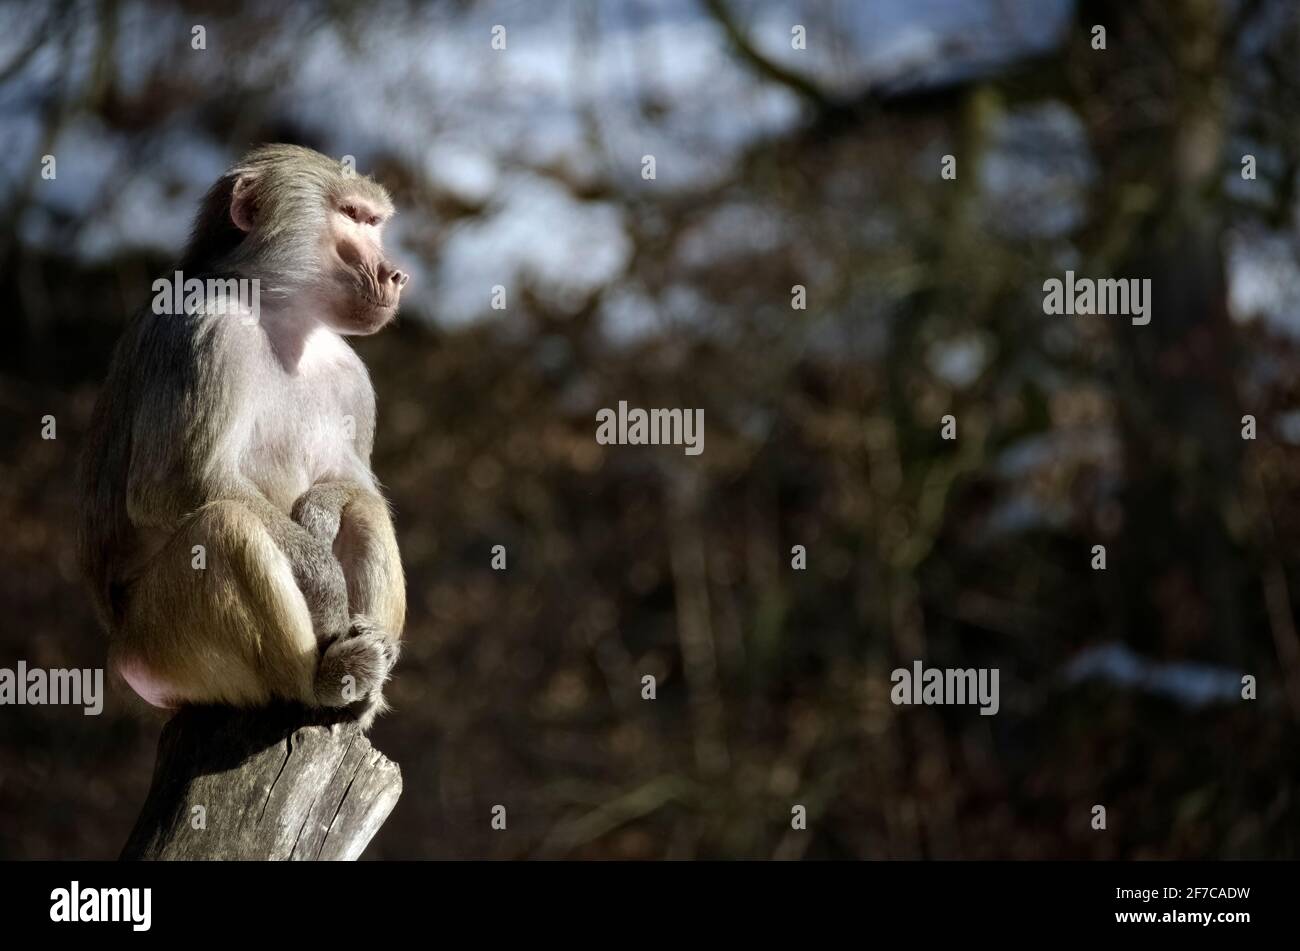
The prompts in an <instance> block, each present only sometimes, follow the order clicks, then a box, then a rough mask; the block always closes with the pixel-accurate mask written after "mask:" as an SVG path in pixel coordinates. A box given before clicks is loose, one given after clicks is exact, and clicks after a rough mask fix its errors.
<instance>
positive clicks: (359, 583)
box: [294, 482, 406, 727]
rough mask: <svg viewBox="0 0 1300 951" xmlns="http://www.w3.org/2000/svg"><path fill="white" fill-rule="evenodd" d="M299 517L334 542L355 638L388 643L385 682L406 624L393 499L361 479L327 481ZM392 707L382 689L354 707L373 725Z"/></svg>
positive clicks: (307, 498) (301, 504)
mask: <svg viewBox="0 0 1300 951" xmlns="http://www.w3.org/2000/svg"><path fill="white" fill-rule="evenodd" d="M294 518H295V519H296V520H297V521H298V522H300V523H301V524H302V525H303V526H304V527H305V528H307V529H308V531H310V532H312V533H313V534H314V535H316V537H318V538H320V539H322V540H329V539H332V540H333V551H334V555H335V557H336V558H338V560H339V564H340V565H342V567H343V576H344V578H345V579H346V581H347V588H348V613H349V614H350V616H351V621H352V627H351V631H350V632H349V633H350V636H351V637H352V638H365V639H367V640H370V639H375V640H378V641H379V643H381V644H382V645H383V651H384V668H383V671H382V677H381V684H382V680H384V679H387V675H388V671H389V670H390V669H391V668H392V666H393V664H394V663H396V661H397V655H398V652H399V649H400V644H399V641H400V639H401V634H402V627H403V625H404V624H405V623H406V580H405V577H404V576H403V574H402V559H401V554H400V553H399V552H398V549H397V537H396V535H395V534H394V532H393V523H392V519H391V518H389V515H388V505H387V503H386V502H385V501H384V500H383V498H382V497H380V496H379V495H377V494H376V493H374V492H373V491H371V490H370V489H368V488H365V487H363V486H359V485H356V484H355V483H349V482H328V483H321V484H319V485H316V486H313V487H312V488H311V489H309V490H308V491H307V492H306V493H304V495H303V496H302V498H300V499H299V500H298V503H297V504H295V505H294ZM386 708H387V707H386V704H385V703H384V699H383V695H382V691H381V689H379V688H378V687H377V688H376V689H375V690H373V691H371V692H369V693H368V694H366V695H365V697H364V700H362V701H359V702H357V703H356V704H355V705H354V708H353V712H354V713H355V714H356V716H357V718H358V719H360V720H361V723H362V726H363V727H369V725H370V723H371V722H372V721H373V720H374V718H375V716H376V715H377V714H379V713H381V712H382V711H383V710H385V709H386Z"/></svg>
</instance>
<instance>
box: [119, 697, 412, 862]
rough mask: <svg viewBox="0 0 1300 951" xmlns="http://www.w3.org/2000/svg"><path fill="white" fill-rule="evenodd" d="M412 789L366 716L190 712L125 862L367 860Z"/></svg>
mask: <svg viewBox="0 0 1300 951" xmlns="http://www.w3.org/2000/svg"><path fill="white" fill-rule="evenodd" d="M401 793H402V774H401V770H399V769H398V767H397V765H396V764H395V763H392V762H390V761H389V760H388V759H387V758H386V757H385V756H384V755H383V754H382V753H380V752H379V751H378V750H376V749H375V748H374V747H372V746H371V745H370V741H369V740H367V739H366V737H365V736H364V735H362V733H361V731H360V729H359V728H358V727H357V725H356V723H355V722H351V721H345V722H334V723H330V722H328V721H325V720H322V719H321V717H320V715H319V714H317V713H313V712H312V711H308V710H305V709H303V708H293V707H276V708H271V709H264V710H251V711H241V710H232V709H228V708H217V707H211V708H192V709H186V710H182V711H181V712H180V713H178V714H177V715H176V716H175V717H173V718H172V719H171V720H170V721H169V722H168V723H167V725H166V726H165V727H164V728H163V732H162V737H161V738H160V739H159V741H158V759H157V763H156V765H155V767H154V776H153V784H152V785H151V787H150V789H149V796H148V798H147V799H146V800H145V804H144V808H143V809H142V810H141V813H140V817H139V818H138V819H137V820H136V824H135V828H134V829H133V830H132V832H131V836H130V838H129V839H128V840H127V843H126V846H125V848H124V849H123V850H122V858H123V859H356V858H357V857H358V856H360V855H361V853H362V851H363V850H364V849H365V847H366V845H367V844H368V843H369V842H370V840H371V838H372V837H373V836H374V834H375V833H376V832H377V831H379V827H380V826H381V825H383V823H384V820H385V819H387V818H388V814H389V813H390V812H392V810H393V806H394V805H396V803H397V799H398V797H399V796H400V795H401Z"/></svg>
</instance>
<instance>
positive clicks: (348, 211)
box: [342, 205, 361, 224]
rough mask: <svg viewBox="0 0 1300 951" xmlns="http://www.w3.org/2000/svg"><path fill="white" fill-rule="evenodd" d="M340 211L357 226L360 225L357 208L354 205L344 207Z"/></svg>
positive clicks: (359, 215)
mask: <svg viewBox="0 0 1300 951" xmlns="http://www.w3.org/2000/svg"><path fill="white" fill-rule="evenodd" d="M342 211H343V214H345V215H347V216H348V217H349V218H351V219H352V220H353V221H355V222H356V223H357V224H360V223H361V214H360V213H359V212H358V211H357V206H356V205H344V206H343V208H342Z"/></svg>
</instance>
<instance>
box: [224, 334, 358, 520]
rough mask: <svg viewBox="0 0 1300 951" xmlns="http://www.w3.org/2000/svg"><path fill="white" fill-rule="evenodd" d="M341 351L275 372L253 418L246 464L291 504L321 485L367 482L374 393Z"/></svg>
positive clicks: (274, 495)
mask: <svg viewBox="0 0 1300 951" xmlns="http://www.w3.org/2000/svg"><path fill="white" fill-rule="evenodd" d="M339 346H340V347H341V348H342V349H341V350H340V351H330V352H327V353H324V354H315V355H312V354H308V355H304V359H303V361H302V363H301V364H300V365H299V367H298V368H297V372H295V373H278V374H272V375H270V376H271V378H270V379H268V381H267V386H266V387H265V388H264V390H263V398H262V401H261V403H260V405H259V407H258V412H257V413H256V414H255V416H254V420H253V425H252V429H251V432H250V433H249V438H248V441H247V443H246V448H245V451H244V462H243V468H244V471H245V473H246V474H247V475H248V476H249V478H251V479H252V480H253V481H254V482H255V483H256V484H257V485H258V486H259V487H260V488H261V489H262V491H263V492H265V493H266V494H267V496H268V497H269V498H271V499H272V501H274V502H276V503H277V504H280V505H282V506H285V507H287V506H290V505H292V504H293V501H294V499H296V498H297V497H298V496H299V495H301V494H302V493H303V492H305V491H306V490H307V489H308V488H309V487H310V486H312V485H314V484H315V483H317V482H323V481H330V480H334V479H348V480H352V481H361V482H366V481H368V479H369V471H370V467H369V465H368V463H367V462H366V460H365V459H364V458H363V452H364V451H365V450H364V449H362V448H361V447H362V445H363V440H365V442H366V443H367V444H368V439H369V433H370V432H371V431H372V430H373V417H374V397H373V395H372V393H371V390H370V381H369V378H368V377H367V376H366V373H365V369H364V367H362V366H361V363H360V360H359V359H358V358H357V357H356V355H355V354H353V353H352V351H351V349H350V348H348V347H347V346H346V345H345V344H341V343H340V344H339Z"/></svg>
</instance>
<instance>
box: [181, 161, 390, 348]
mask: <svg viewBox="0 0 1300 951" xmlns="http://www.w3.org/2000/svg"><path fill="white" fill-rule="evenodd" d="M223 182H228V183H229V186H228V187H229V192H228V193H226V192H223V191H222V189H221V184H222V183H218V186H216V187H214V191H213V192H211V193H210V194H209V199H208V203H209V205H210V204H211V202H212V201H214V200H220V199H221V198H222V197H223V195H225V194H228V195H229V198H228V203H229V204H228V213H229V217H230V223H231V224H233V225H234V228H235V229H236V230H235V231H234V232H233V233H234V235H235V236H236V238H237V241H236V243H235V244H234V245H233V247H232V248H231V250H230V251H229V252H228V253H229V254H230V255H232V256H233V258H234V259H235V260H236V262H237V264H238V266H239V267H241V268H243V269H244V273H248V274H252V275H254V276H260V277H262V278H264V279H265V281H266V283H267V284H268V286H277V287H280V288H287V289H289V290H288V293H289V295H290V303H291V304H292V305H293V306H294V307H295V308H297V309H299V310H306V311H307V312H308V313H309V314H310V316H311V317H314V318H315V319H317V320H319V321H320V322H321V323H323V324H325V325H326V326H328V327H330V328H331V329H332V330H334V331H336V332H337V333H341V334H371V333H374V332H375V331H377V330H379V329H380V328H381V327H383V326H384V325H385V324H387V323H388V322H389V321H391V320H392V319H393V317H394V315H395V314H396V313H397V305H398V302H399V300H400V299H401V296H402V288H403V287H405V286H406V281H407V275H406V273H405V272H403V271H400V270H398V268H397V266H396V265H395V264H393V262H392V261H390V260H389V258H388V256H387V255H386V254H385V253H384V243H383V231H384V225H385V224H386V223H387V221H388V219H389V218H390V217H392V214H393V203H392V199H390V198H389V196H388V192H387V191H385V190H384V188H383V187H382V186H381V185H379V183H377V182H375V181H373V180H372V179H370V178H367V177H365V176H362V175H357V174H356V173H355V172H347V171H345V170H344V169H343V168H342V167H341V166H340V165H339V163H338V162H336V161H334V160H333V159H330V158H327V157H326V156H324V155H321V154H320V153H319V152H315V151H312V150H311V149H306V148H301V147H299V146H294V145H268V146H263V147H261V148H259V149H256V150H254V151H253V152H251V153H249V154H248V155H247V156H245V157H244V160H243V161H242V162H240V164H239V165H237V166H235V168H233V169H231V171H230V172H229V173H227V176H226V178H224V179H223ZM210 214H211V212H210V209H208V208H205V211H203V212H200V216H199V221H198V224H197V225H196V228H195V234H196V238H195V239H194V241H193V242H192V245H191V253H193V250H192V249H193V247H194V246H196V245H197V246H199V247H206V246H210V247H209V248H208V252H209V254H210V255H216V254H220V252H221V248H222V245H223V243H224V242H225V241H226V237H225V234H226V233H227V232H229V224H227V223H226V222H225V221H216V222H212V221H209V216H210ZM221 217H222V218H224V215H222V216H221Z"/></svg>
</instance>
